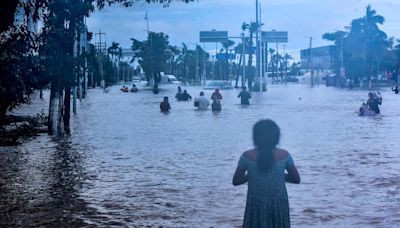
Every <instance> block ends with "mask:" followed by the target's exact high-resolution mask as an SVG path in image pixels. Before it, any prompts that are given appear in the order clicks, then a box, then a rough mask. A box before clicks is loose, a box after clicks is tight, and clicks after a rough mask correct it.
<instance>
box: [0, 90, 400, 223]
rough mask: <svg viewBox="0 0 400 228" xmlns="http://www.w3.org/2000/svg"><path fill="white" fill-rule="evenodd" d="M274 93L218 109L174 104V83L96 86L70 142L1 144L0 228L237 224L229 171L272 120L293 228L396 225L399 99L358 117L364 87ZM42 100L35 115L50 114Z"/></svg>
mask: <svg viewBox="0 0 400 228" xmlns="http://www.w3.org/2000/svg"><path fill="white" fill-rule="evenodd" d="M183 89H188V92H189V93H190V94H191V95H192V96H193V97H195V96H197V95H198V93H199V92H200V91H201V87H184V88H183ZM268 89H269V90H268V92H267V93H263V94H258V93H253V94H252V96H253V99H252V100H251V106H249V107H242V106H241V105H239V103H240V100H239V99H238V98H237V94H238V93H239V91H238V90H228V91H226V90H223V91H222V96H223V98H224V99H223V103H222V112H221V113H218V114H215V113H212V112H211V110H208V111H204V112H203V111H196V110H195V109H194V106H193V102H192V101H190V102H177V101H175V100H174V99H173V97H174V95H175V92H176V88H175V87H168V88H164V89H163V90H162V91H161V92H160V94H158V95H153V94H151V92H150V91H143V92H141V93H138V94H132V93H122V92H120V91H119V87H118V86H114V87H111V92H110V93H108V94H105V93H103V92H102V91H101V90H98V89H93V90H89V94H88V96H87V99H86V100H84V101H83V102H82V103H78V112H79V113H78V115H76V116H72V122H71V125H72V126H71V129H72V134H71V136H70V137H68V138H66V139H64V140H62V141H56V140H53V139H52V138H51V137H49V136H47V135H42V136H38V137H35V138H33V139H31V140H28V141H27V142H26V143H23V144H21V145H19V146H15V147H1V148H0V154H1V155H0V191H1V195H0V226H6V225H12V226H16V225H19V226H26V225H35V226H56V227H57V226H126V227H141V226H150V227H158V226H163V227H239V226H240V225H241V223H242V218H243V214H244V208H245V201H246V191H247V185H243V186H240V187H234V186H233V185H232V183H231V182H232V175H233V172H234V170H235V168H236V165H237V162H238V159H239V157H240V155H241V153H243V151H245V150H247V149H250V148H252V138H251V130H252V126H253V125H254V123H255V122H256V121H257V120H259V119H261V118H270V119H273V120H275V121H276V122H277V124H278V125H279V126H280V127H281V131H282V140H281V143H280V146H281V147H282V148H285V149H287V150H288V151H289V152H290V153H291V154H292V156H293V158H294V161H295V163H296V165H297V166H298V169H299V172H300V175H301V177H302V183H301V184H300V185H291V184H288V185H287V186H288V194H289V202H290V209H291V221H292V225H293V227H398V226H399V224H400V175H399V173H400V165H399V164H400V134H399V126H400V106H399V101H400V96H399V95H395V94H394V93H392V92H391V91H390V90H389V89H386V90H383V91H382V95H383V105H382V106H381V113H382V115H381V116H378V117H359V116H357V113H356V111H357V109H358V107H359V106H360V104H361V102H362V101H363V100H366V99H367V93H368V91H358V90H355V91H350V90H346V89H344V90H340V89H335V88H326V87H325V86H320V87H314V88H310V87H308V86H305V85H279V86H271V85H269V88H268ZM205 92H206V97H208V98H209V97H210V96H211V93H212V91H209V90H208V91H205ZM164 96H169V97H170V101H171V106H172V112H171V113H170V114H168V115H164V114H161V113H160V112H159V102H160V101H162V97H164ZM39 102H41V103H39V104H35V105H34V106H33V107H31V109H38V110H40V107H43V108H47V107H46V106H47V100H46V101H39ZM28 109H29V108H28ZM17 112H18V110H17Z"/></svg>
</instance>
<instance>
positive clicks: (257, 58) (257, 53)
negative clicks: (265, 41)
mask: <svg viewBox="0 0 400 228" xmlns="http://www.w3.org/2000/svg"><path fill="white" fill-rule="evenodd" d="M258 8H259V4H258V0H256V24H257V26H256V27H257V29H256V77H259V74H260V72H259V71H260V69H259V68H260V65H259V64H260V63H259V61H260V43H259V37H258V36H259V31H260V27H259V26H260V21H259V17H258V13H259V9H258Z"/></svg>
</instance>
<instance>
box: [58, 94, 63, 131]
mask: <svg viewBox="0 0 400 228" xmlns="http://www.w3.org/2000/svg"><path fill="white" fill-rule="evenodd" d="M63 101H64V96H63V90H62V88H59V89H58V112H57V113H58V115H57V136H58V137H62V136H63V134H64V121H63V118H64V102H63Z"/></svg>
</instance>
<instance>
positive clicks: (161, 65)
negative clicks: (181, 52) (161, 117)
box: [131, 32, 170, 88]
mask: <svg viewBox="0 0 400 228" xmlns="http://www.w3.org/2000/svg"><path fill="white" fill-rule="evenodd" d="M131 40H132V42H133V44H132V50H133V51H135V52H136V53H137V54H136V58H138V62H139V64H140V67H141V68H142V69H143V70H144V72H145V75H146V78H147V80H148V82H150V81H152V82H153V86H154V88H157V87H158V84H159V82H160V81H161V72H164V71H165V69H166V66H167V61H168V59H170V49H169V47H170V46H169V41H168V35H166V34H164V33H154V32H150V33H149V35H148V37H147V40H145V41H143V42H140V41H138V40H136V39H131Z"/></svg>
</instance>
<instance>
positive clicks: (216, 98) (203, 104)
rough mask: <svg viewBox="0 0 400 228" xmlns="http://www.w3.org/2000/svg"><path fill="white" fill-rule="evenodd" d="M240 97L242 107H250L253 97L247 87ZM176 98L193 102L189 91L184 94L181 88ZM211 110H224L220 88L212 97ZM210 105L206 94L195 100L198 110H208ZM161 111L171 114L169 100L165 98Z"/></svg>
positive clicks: (161, 104) (202, 93)
mask: <svg viewBox="0 0 400 228" xmlns="http://www.w3.org/2000/svg"><path fill="white" fill-rule="evenodd" d="M238 97H239V98H240V100H241V102H240V103H241V104H242V105H250V99H251V95H250V93H249V92H247V89H246V87H243V88H242V91H241V92H240V93H239V95H238ZM175 98H176V100H177V101H189V100H192V96H190V94H189V93H188V92H187V90H184V91H183V92H182V88H181V87H180V86H179V87H178V92H177V93H176V95H175ZM211 100H212V103H211V110H212V111H213V112H220V111H221V110H222V106H221V100H222V95H221V93H220V91H219V89H218V88H216V89H215V91H214V92H213V93H212V95H211ZM209 105H210V102H209V100H208V99H207V98H206V97H205V96H204V92H203V91H202V92H200V96H199V97H197V98H195V99H194V106H195V107H196V108H197V109H198V110H207V109H208V106H209ZM160 110H161V112H164V113H166V112H169V111H170V110H171V105H170V103H169V98H168V97H164V100H163V101H162V102H161V103H160Z"/></svg>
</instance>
